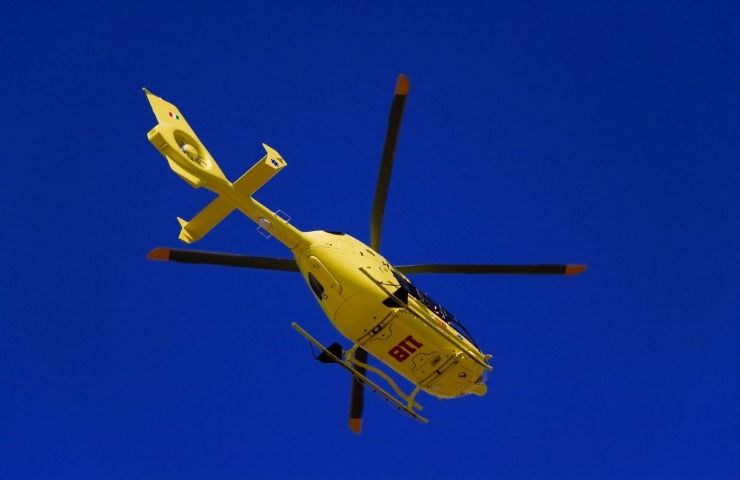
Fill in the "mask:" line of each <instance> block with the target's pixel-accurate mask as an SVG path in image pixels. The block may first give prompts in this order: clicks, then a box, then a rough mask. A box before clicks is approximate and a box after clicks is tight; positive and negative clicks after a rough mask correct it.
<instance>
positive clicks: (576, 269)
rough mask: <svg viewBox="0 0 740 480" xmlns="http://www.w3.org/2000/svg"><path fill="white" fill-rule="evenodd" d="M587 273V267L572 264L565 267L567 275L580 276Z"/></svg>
mask: <svg viewBox="0 0 740 480" xmlns="http://www.w3.org/2000/svg"><path fill="white" fill-rule="evenodd" d="M585 271H586V265H580V264H571V265H566V266H565V274H566V275H580V274H581V273H583V272H585Z"/></svg>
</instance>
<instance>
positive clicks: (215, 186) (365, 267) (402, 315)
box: [144, 74, 586, 434]
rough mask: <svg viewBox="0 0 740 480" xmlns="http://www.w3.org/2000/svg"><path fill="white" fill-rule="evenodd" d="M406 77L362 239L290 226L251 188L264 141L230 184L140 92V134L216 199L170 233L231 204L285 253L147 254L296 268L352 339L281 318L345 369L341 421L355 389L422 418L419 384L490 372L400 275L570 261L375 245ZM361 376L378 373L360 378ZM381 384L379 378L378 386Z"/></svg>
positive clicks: (188, 233)
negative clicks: (387, 249) (414, 257)
mask: <svg viewBox="0 0 740 480" xmlns="http://www.w3.org/2000/svg"><path fill="white" fill-rule="evenodd" d="M409 89H410V82H409V80H408V78H407V77H406V76H405V75H403V74H401V75H399V76H398V78H397V80H396V85H395V90H394V97H393V101H392V104H391V108H390V114H389V119H388V128H387V131H386V137H385V143H384V146H383V150H382V157H381V162H380V170H379V173H378V179H377V184H376V189H375V196H374V200H373V204H372V212H371V217H370V242H369V244H365V243H363V242H362V241H360V240H358V239H356V238H354V237H352V236H350V235H348V234H346V233H342V232H336V231H329V230H320V231H301V230H299V229H298V228H296V227H295V226H294V225H293V224H292V223H291V221H290V220H291V219H290V217H288V216H287V215H286V214H284V213H283V212H282V211H280V210H278V211H272V210H270V209H269V208H267V207H266V206H264V205H262V204H261V203H260V202H258V201H257V200H256V199H255V198H254V197H253V195H254V194H255V193H256V192H257V191H258V190H259V189H260V188H261V187H262V186H263V185H265V184H266V183H267V182H268V181H270V180H271V179H272V178H273V177H274V176H275V175H276V174H278V173H279V172H280V171H282V170H283V169H284V168H285V167H286V165H287V163H286V161H285V160H284V159H283V157H282V156H281V155H280V153H278V152H277V150H275V149H274V148H272V147H270V146H268V145H266V144H262V146H263V148H264V150H265V155H264V156H263V157H262V158H261V159H259V160H258V161H257V162H256V163H255V164H254V165H253V166H252V167H251V168H250V169H249V170H247V171H246V173H244V174H243V175H242V176H241V177H239V179H237V180H236V181H235V182H233V183H232V182H230V181H229V180H228V179H227V178H226V176H225V175H224V173H223V172H222V171H221V169H220V168H219V166H218V164H217V163H216V161H215V160H214V159H213V157H212V156H211V154H210V153H209V152H208V150H207V149H206V147H205V145H203V143H202V142H201V141H200V140H199V139H198V137H197V136H196V134H195V132H194V131H193V129H192V128H191V127H190V125H189V124H188V122H187V120H186V119H185V116H184V115H183V114H182V112H181V111H180V110H179V109H178V108H177V107H176V106H175V105H173V104H172V103H169V102H167V101H166V100H164V99H162V98H160V97H158V96H156V95H154V94H153V93H152V92H150V91H149V90H147V89H146V88H144V93H145V95H146V97H147V99H148V101H149V103H150V105H151V107H152V110H153V112H154V116H155V117H156V120H157V125H156V126H155V127H154V128H152V129H151V130H150V131H149V132H148V134H147V137H148V139H149V141H150V142H151V143H152V144H153V145H154V147H155V148H156V149H157V150H158V151H159V152H160V153H161V154H162V155H163V156H164V157H165V158H166V159H167V162H168V163H169V166H170V168H171V169H172V170H173V171H174V172H175V173H176V174H177V175H178V176H180V177H181V178H182V179H183V180H185V181H186V182H187V183H188V184H189V185H191V186H192V187H194V188H201V187H204V188H206V189H208V190H211V191H212V192H214V193H215V194H216V195H217V196H216V198H215V199H214V200H212V201H211V202H210V203H209V204H208V205H207V206H206V207H205V208H204V209H203V210H201V211H200V212H199V213H198V214H196V215H195V216H194V217H193V218H191V219H190V220H185V219H183V218H180V217H178V218H177V220H178V222H179V223H180V227H181V230H180V235H179V239H180V240H181V241H183V242H185V243H187V244H191V243H193V242H196V241H198V240H200V239H201V238H203V236H205V235H206V234H207V233H208V232H209V231H210V230H211V229H213V228H214V227H215V226H216V225H218V224H219V223H220V222H221V221H222V220H224V219H225V218H226V217H227V216H228V215H229V214H230V213H231V212H233V211H234V210H238V211H240V212H241V213H242V214H244V215H245V216H247V217H248V218H249V219H251V220H252V221H254V222H255V223H256V224H257V230H258V231H259V232H260V233H261V234H262V235H263V236H265V237H268V238H270V237H274V238H275V239H277V240H278V241H279V242H280V243H282V244H283V245H285V246H286V247H287V248H288V249H289V250H290V251H291V253H292V255H293V258H292V259H290V258H272V257H257V256H247V255H238V254H229V253H217V252H204V251H196V250H189V249H176V248H166V247H157V248H154V249H153V250H151V251H150V252H149V253H148V255H147V257H148V258H149V259H150V260H158V261H171V262H183V263H201V264H212V265H223V266H233V267H245V268H255V269H267V270H281V271H293V272H299V273H300V274H301V276H302V277H303V279H304V280H305V282H306V284H307V285H308V287H309V289H310V290H311V292H312V294H313V296H314V298H315V299H316V301H317V302H318V303H319V306H320V307H321V309H322V310H323V312H324V313H325V314H326V316H327V317H328V319H329V321H330V322H331V323H332V325H333V326H334V327H335V328H336V330H338V331H339V333H340V334H342V335H343V336H344V337H345V338H347V339H348V340H349V341H350V342H352V346H351V347H350V348H349V349H344V348H342V346H341V345H340V344H339V343H332V344H331V345H329V346H324V345H323V344H322V343H321V342H319V341H318V340H317V339H316V338H314V337H313V336H312V335H311V334H310V333H309V332H308V331H306V330H305V329H304V328H303V327H301V326H300V325H298V324H297V323H295V322H294V323H292V324H291V326H292V327H293V328H294V329H295V330H296V331H297V332H298V333H299V334H300V335H302V336H303V337H304V338H305V339H306V340H308V341H309V342H310V343H311V344H312V345H314V346H315V347H316V348H317V349H318V350H319V351H320V353H319V355H318V356H317V357H316V358H317V360H319V361H321V362H323V363H330V364H336V365H339V366H341V367H342V368H344V369H345V370H347V371H348V372H349V373H350V374H351V375H352V377H353V378H352V390H351V398H350V411H349V422H348V423H349V428H350V430H351V431H352V432H354V433H357V434H359V433H360V432H361V430H362V413H363V406H364V388H365V386H367V387H368V388H369V389H370V390H372V391H373V392H375V393H377V394H378V395H380V396H381V397H382V398H383V399H385V400H386V401H387V402H389V403H390V404H391V405H392V406H394V407H396V408H397V409H398V410H400V411H402V412H404V413H406V414H408V415H409V416H411V417H412V418H414V419H416V420H418V421H420V422H423V423H427V422H428V419H427V418H425V417H423V416H422V415H421V414H420V413H419V412H420V411H421V410H422V406H421V405H420V404H419V403H418V402H417V400H416V397H417V395H418V394H419V393H420V392H425V393H427V394H429V395H431V396H434V397H437V398H443V399H451V398H457V397H461V396H464V395H470V394H472V395H477V396H483V395H485V394H486V392H487V386H486V379H487V376H488V374H489V373H490V372H491V371H492V370H493V367H492V366H491V364H490V360H491V358H492V356H491V355H490V354H485V353H483V351H482V350H481V349H480V348H479V346H478V344H477V343H476V341H475V340H474V339H473V337H472V336H471V335H470V334H469V333H468V331H467V329H466V328H465V327H464V326H463V325H462V323H460V321H459V320H457V318H456V317H455V316H454V315H452V314H451V313H450V312H449V311H448V310H446V309H445V308H444V307H443V306H442V305H440V304H439V303H437V302H436V301H435V300H433V299H432V298H431V297H430V296H429V295H428V294H427V293H425V292H423V291H422V290H420V289H418V288H417V287H416V286H415V285H414V284H413V283H412V281H411V280H410V279H409V278H408V277H407V274H441V273H447V274H549V275H578V274H580V273H582V272H583V271H585V269H586V266H585V265H581V264H564V265H552V264H547V265H491V264H487V265H473V264H410V265H395V266H394V265H392V264H391V263H390V262H388V260H386V259H385V258H384V257H383V256H382V255H381V253H380V240H381V233H382V224H383V214H384V211H385V205H386V199H387V196H388V189H389V185H390V178H391V172H392V168H393V162H394V156H395V150H396V144H397V142H398V136H399V132H400V126H401V119H402V116H403V111H404V106H405V103H406V98H407V96H408V93H409ZM369 355H372V357H374V358H375V359H377V360H378V361H379V362H380V363H381V364H382V365H385V367H387V368H388V369H390V370H391V371H393V372H395V373H396V374H397V375H399V376H401V377H402V378H404V379H406V380H407V381H408V382H410V383H411V384H412V385H413V389H412V390H411V392H409V393H406V392H404V391H403V389H402V388H400V387H399V386H398V384H397V382H396V381H395V380H394V379H393V378H392V377H391V376H390V375H389V374H388V373H387V372H386V371H384V370H383V369H381V368H380V367H377V366H374V365H371V364H370V363H369V359H368V357H369ZM368 372H371V373H373V374H375V376H377V377H378V378H376V377H375V376H374V377H372V378H371V377H370V376H369V375H368ZM382 382H385V384H387V385H381V383H382Z"/></svg>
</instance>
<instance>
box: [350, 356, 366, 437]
mask: <svg viewBox="0 0 740 480" xmlns="http://www.w3.org/2000/svg"><path fill="white" fill-rule="evenodd" d="M355 358H356V359H357V360H359V361H360V362H362V363H367V351H365V350H363V349H362V348H358V349H357V351H355ZM355 368H357V370H358V371H359V372H360V373H361V374H363V375H364V374H365V368H364V367H361V366H359V365H356V366H355ZM364 394H365V384H364V383H362V382H361V381H359V380H358V379H357V378H355V377H352V396H351V397H350V401H349V429H350V430H352V432H354V433H357V434H359V433H360V432H362V410H363V407H364V405H365V398H364Z"/></svg>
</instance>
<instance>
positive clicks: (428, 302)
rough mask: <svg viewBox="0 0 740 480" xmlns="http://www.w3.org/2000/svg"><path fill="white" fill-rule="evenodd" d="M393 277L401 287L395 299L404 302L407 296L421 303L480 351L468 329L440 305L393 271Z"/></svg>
mask: <svg viewBox="0 0 740 480" xmlns="http://www.w3.org/2000/svg"><path fill="white" fill-rule="evenodd" d="M393 276H394V277H396V280H398V283H399V284H400V285H401V288H400V290H401V291H400V292H396V297H398V298H399V299H401V300H402V301H404V302H406V300H407V299H408V295H411V296H412V297H414V298H415V299H417V300H418V301H420V302H421V303H423V304H424V305H425V306H426V307H427V308H428V309H429V310H431V311H432V312H433V313H434V314H435V315H437V316H438V317H439V318H441V319H442V320H443V321H445V322H446V323H447V324H449V325H453V326H454V327H455V329H456V330H458V331H459V332H460V333H461V334H462V335H463V336H464V337H465V338H466V339H468V341H470V343H472V344H473V345H474V346H475V348H477V349H478V350H480V347H478V344H477V343H475V340H474V339H473V336H472V335H471V334H470V332H468V329H467V328H465V326H464V325H463V324H462V323H460V322H459V321H458V320H457V319H456V318H455V316H454V315H453V314H452V313H450V312H449V311H448V310H447V309H445V308H444V307H443V306H442V305H440V304H439V303H437V302H436V301H434V299H433V298H432V297H430V296H429V295H428V294H426V293H425V292H423V291H421V290H419V289H418V288H416V287H415V286H414V285H413V284H412V283H411V282H410V281H408V280H406V279H405V278H404V277H403V276H402V275H400V274H399V273H398V272H396V271H395V270H393Z"/></svg>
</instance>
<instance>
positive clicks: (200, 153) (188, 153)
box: [144, 88, 230, 190]
mask: <svg viewBox="0 0 740 480" xmlns="http://www.w3.org/2000/svg"><path fill="white" fill-rule="evenodd" d="M144 93H146V98H147V100H149V104H150V105H151V107H152V110H153V111H154V116H155V117H157V122H159V123H158V124H157V126H155V127H154V128H152V129H151V130H150V131H149V133H148V134H147V137H148V138H149V141H150V142H152V144H153V145H154V147H155V148H156V149H157V150H159V153H161V154H162V155H164V157H165V158H166V159H167V162H169V164H170V168H171V169H172V170H174V172H175V173H176V174H178V175H179V176H180V177H182V179H183V180H185V181H186V182H188V183H189V184H190V185H191V186H192V187H194V188H200V187H201V186H205V187H207V188H209V189H210V190H214V189H216V188H218V187H220V186H225V185H230V184H229V181H228V180H227V179H226V176H225V175H224V173H223V172H222V171H221V169H220V168H219V166H218V164H217V163H216V161H215V160H214V159H213V157H212V156H211V154H210V153H208V150H206V147H205V145H203V143H201V141H200V140H199V139H198V136H197V135H196V134H195V132H194V131H193V129H192V128H190V125H188V122H187V120H185V116H184V115H183V114H182V113H180V110H179V109H178V108H177V107H176V106H174V105H173V104H171V103H169V102H168V101H166V100H164V99H162V98H159V97H158V96H156V95H154V94H153V93H152V92H150V91H149V90H147V89H146V88H145V89H144Z"/></svg>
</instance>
